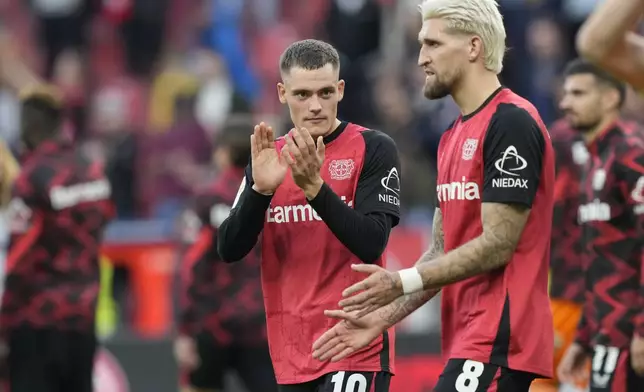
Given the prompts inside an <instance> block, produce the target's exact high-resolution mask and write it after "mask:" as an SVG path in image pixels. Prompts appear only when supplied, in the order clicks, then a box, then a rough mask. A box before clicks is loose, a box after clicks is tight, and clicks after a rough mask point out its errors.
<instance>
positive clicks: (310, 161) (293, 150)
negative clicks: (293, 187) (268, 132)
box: [282, 128, 325, 200]
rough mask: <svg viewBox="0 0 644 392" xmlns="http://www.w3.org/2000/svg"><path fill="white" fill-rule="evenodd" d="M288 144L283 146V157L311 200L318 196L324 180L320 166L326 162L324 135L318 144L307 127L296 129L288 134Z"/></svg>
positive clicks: (295, 179)
mask: <svg viewBox="0 0 644 392" xmlns="http://www.w3.org/2000/svg"><path fill="white" fill-rule="evenodd" d="M285 139H286V145H285V146H284V148H282V157H283V158H284V161H286V163H288V165H289V166H290V167H291V174H292V175H293V181H295V184H297V186H299V187H300V188H301V189H302V190H303V191H304V194H305V195H306V198H307V199H309V200H311V199H313V198H315V196H317V194H318V192H319V191H320V188H321V187H322V184H323V183H324V181H323V180H322V177H320V168H321V167H322V164H323V163H324V151H325V150H324V142H323V139H322V136H319V137H318V138H317V144H316V142H315V141H314V140H313V138H312V137H311V134H310V133H309V131H308V130H307V129H306V128H300V129H294V130H292V131H291V132H289V134H288V135H286V138H285Z"/></svg>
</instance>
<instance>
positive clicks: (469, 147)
mask: <svg viewBox="0 0 644 392" xmlns="http://www.w3.org/2000/svg"><path fill="white" fill-rule="evenodd" d="M478 145H479V141H478V140H477V139H466V140H465V143H463V155H462V156H463V160H464V161H471V160H472V158H473V157H474V153H475V152H476V147H477V146H478Z"/></svg>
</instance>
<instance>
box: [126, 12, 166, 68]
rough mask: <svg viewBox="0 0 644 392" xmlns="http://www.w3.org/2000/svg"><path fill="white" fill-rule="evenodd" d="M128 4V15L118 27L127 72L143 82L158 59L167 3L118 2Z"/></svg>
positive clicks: (161, 44) (161, 45)
mask: <svg viewBox="0 0 644 392" xmlns="http://www.w3.org/2000/svg"><path fill="white" fill-rule="evenodd" d="M120 1H125V2H129V3H131V5H130V7H131V11H130V13H129V14H126V15H127V16H125V17H124V18H123V19H124V20H123V21H122V23H121V26H120V27H121V33H122V36H123V41H124V43H125V54H126V56H125V58H126V64H127V69H128V71H129V72H130V73H132V74H133V75H134V76H137V77H140V78H147V77H149V76H150V75H151V74H152V71H153V67H154V65H155V64H156V62H157V60H158V59H159V54H160V53H161V49H162V47H163V39H164V38H165V24H166V16H167V11H168V5H169V2H170V0H120Z"/></svg>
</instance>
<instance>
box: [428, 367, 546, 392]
mask: <svg viewBox="0 0 644 392" xmlns="http://www.w3.org/2000/svg"><path fill="white" fill-rule="evenodd" d="M535 378H536V376H535V375H534V374H531V373H526V372H522V371H518V370H512V369H508V368H504V367H502V366H497V365H492V364H489V363H482V362H478V361H472V360H469V359H450V360H449V361H447V365H445V368H444V369H443V373H442V374H441V375H440V377H439V378H438V382H437V383H436V386H435V387H434V392H528V390H529V389H530V384H531V383H532V381H533V380H534V379H535Z"/></svg>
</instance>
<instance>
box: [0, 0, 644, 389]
mask: <svg viewBox="0 0 644 392" xmlns="http://www.w3.org/2000/svg"><path fill="white" fill-rule="evenodd" d="M598 1H599V0H500V1H499V2H500V4H501V7H502V13H503V15H504V19H505V24H506V29H507V34H508V42H507V43H508V47H509V50H508V53H507V56H506V60H505V67H504V70H503V73H502V75H501V76H502V81H503V83H504V84H505V85H506V86H507V87H510V88H511V89H513V90H514V91H515V92H517V93H519V94H520V95H522V96H524V97H526V98H528V99H529V100H531V101H532V102H533V103H534V104H535V105H536V106H537V108H538V109H539V111H540V112H541V115H542V117H543V119H544V121H545V122H546V123H548V124H549V123H552V122H553V121H554V120H555V119H557V117H558V112H557V96H558V93H559V89H560V83H559V81H560V72H561V71H562V68H563V66H564V65H565V63H566V62H567V61H568V60H570V59H572V58H574V57H575V56H576V55H575V53H574V37H575V34H576V31H577V29H578V27H579V26H580V25H581V23H582V22H583V21H584V19H585V18H586V17H587V15H588V14H589V13H590V12H591V10H592V9H593V8H594V7H595V6H596V4H597V3H598ZM418 3H419V0H306V1H301V0H29V1H18V0H0V18H1V23H2V25H3V26H2V27H3V30H5V31H6V32H7V34H9V35H10V36H11V40H12V42H13V44H14V45H15V47H16V50H18V51H19V52H20V54H21V56H22V57H23V58H24V59H26V61H27V63H28V64H29V66H30V67H31V68H32V69H34V70H37V72H38V73H39V74H40V75H41V76H43V77H44V78H46V79H47V80H49V81H51V82H52V83H54V84H56V85H58V86H59V87H60V88H61V89H62V91H63V92H64V98H65V105H66V112H67V125H66V127H67V128H66V131H67V132H68V134H69V135H70V136H72V137H73V138H74V140H75V143H77V145H78V146H80V147H81V148H83V149H84V150H85V151H86V153H87V154H89V155H91V156H93V157H96V158H98V159H101V160H103V161H104V162H105V163H106V164H107V167H108V174H109V176H110V179H111V181H112V184H113V189H114V193H115V197H116V202H117V207H118V221H116V222H115V223H113V224H112V225H111V226H110V228H109V230H108V233H107V238H106V244H105V251H104V256H105V257H104V260H103V272H104V274H103V278H104V290H103V292H102V296H101V303H100V306H99V312H98V315H97V317H98V325H99V330H100V334H101V336H102V338H103V340H104V344H105V347H106V351H104V352H103V354H102V355H101V357H99V359H98V362H99V365H98V366H97V370H96V373H97V377H96V383H97V391H104V392H108V391H109V392H121V391H127V390H130V391H137V392H148V391H149V392H165V391H168V392H170V391H176V390H177V388H176V385H177V379H176V370H175V369H176V366H175V364H174V361H173V358H172V349H171V342H172V339H173V338H174V336H175V332H174V331H175V319H176V313H177V312H176V308H177V307H176V303H177V301H176V297H177V296H176V281H177V275H178V273H177V271H178V268H179V266H178V261H179V256H180V254H181V248H182V247H181V246H180V244H179V240H178V239H179V237H180V235H179V232H180V231H181V223H180V219H179V217H180V216H181V213H182V211H183V209H184V208H185V206H186V203H187V201H188V200H189V199H190V198H191V196H192V195H193V194H194V193H195V191H196V189H198V188H200V187H203V184H204V183H208V182H210V181H211V180H212V179H213V177H214V176H216V175H217V173H216V172H213V170H212V160H213V148H214V143H215V141H216V137H217V133H218V131H219V129H220V128H221V126H222V124H223V123H224V121H225V120H226V119H227V118H229V117H230V116H232V115H236V116H249V117H252V118H253V120H254V121H257V122H259V121H265V122H267V123H269V124H271V125H273V126H274V127H275V128H277V129H280V130H286V129H288V128H289V127H290V120H289V118H288V111H287V110H286V109H285V108H284V107H283V106H281V105H280V104H279V102H278V100H277V94H276V89H275V83H276V82H277V81H278V79H279V73H278V61H279V55H280V54H281V52H282V51H283V50H284V49H285V48H286V46H288V45H289V44H290V43H292V42H293V41H295V40H298V39H304V38H319V39H323V40H325V41H328V42H329V43H331V44H333V45H334V46H335V47H336V48H337V49H338V51H339V52H340V54H341V61H342V69H341V77H342V78H343V79H345V81H346V83H347V92H346V95H345V98H344V100H343V101H342V102H341V104H340V118H341V119H343V120H347V121H352V122H356V123H359V124H362V125H365V126H369V127H372V128H376V129H379V130H382V131H384V132H386V133H388V134H390V135H391V136H392V137H393V138H394V139H395V140H396V142H397V144H398V147H399V149H400V153H401V156H402V161H403V173H402V177H403V184H404V185H403V192H404V194H403V197H402V199H403V200H402V205H403V207H404V218H403V221H402V224H401V227H399V228H396V229H395V230H394V234H393V235H392V237H391V244H390V247H389V253H388V257H389V267H390V268H396V269H398V268H401V267H406V266H409V265H411V264H412V263H413V262H414V261H415V260H416V258H417V257H418V256H419V255H420V253H421V252H422V251H423V250H424V249H426V247H427V245H428V238H429V231H430V229H431V219H432V211H433V209H434V203H435V202H434V192H433V189H435V188H434V184H433V183H434V179H435V161H436V150H437V147H438V140H439V138H440V136H441V133H442V131H443V130H444V129H445V128H446V127H447V126H448V125H449V124H450V123H451V121H452V120H453V119H454V118H455V117H456V115H457V111H458V109H457V108H456V106H455V104H454V103H453V102H452V101H451V98H446V99H442V100H437V101H428V100H426V99H424V98H423V96H422V83H423V78H424V76H423V74H422V72H421V71H420V70H419V69H418V67H417V65H416V59H417V54H418V53H417V51H418V43H417V34H418V30H419V26H420V22H421V21H420V17H419V13H418V11H417V6H418ZM626 111H627V113H626V114H627V116H632V117H634V118H635V119H638V120H644V118H641V116H643V115H644V104H643V102H642V101H641V100H640V99H639V97H638V96H636V95H635V94H632V93H631V94H629V97H628V101H627V105H626ZM637 116H640V118H638V117H637ZM18 124H19V111H18V101H17V97H16V96H15V95H14V93H13V92H12V91H11V90H10V89H8V88H4V87H2V88H0V137H2V138H3V139H4V140H5V141H6V142H7V143H8V144H9V145H10V146H11V147H13V148H16V147H17V139H18ZM251 131H252V130H250V129H249V130H248V132H249V134H250V132H251ZM0 229H2V230H6V228H5V227H0ZM438 318H439V317H438V302H437V301H433V302H432V303H430V304H428V305H427V306H426V307H425V308H423V309H421V310H420V311H418V312H416V313H415V314H414V315H413V316H412V317H410V318H409V319H408V320H406V321H405V323H404V324H403V325H402V326H401V328H399V329H398V331H399V332H398V336H397V350H398V354H399V355H398V374H399V376H397V377H395V378H394V386H393V389H392V390H393V391H399V390H404V391H409V392H422V391H429V390H430V388H431V385H432V383H433V380H434V379H435V378H436V376H437V374H438V372H439V371H440V364H441V363H440V360H439V359H438V357H437V355H438V348H439V335H438V332H439V328H440V326H439V320H438ZM230 391H242V390H241V389H238V387H236V386H234V381H233V386H232V387H231V389H230Z"/></svg>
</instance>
